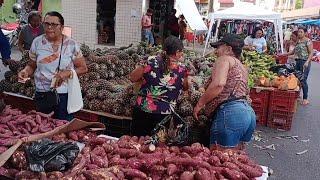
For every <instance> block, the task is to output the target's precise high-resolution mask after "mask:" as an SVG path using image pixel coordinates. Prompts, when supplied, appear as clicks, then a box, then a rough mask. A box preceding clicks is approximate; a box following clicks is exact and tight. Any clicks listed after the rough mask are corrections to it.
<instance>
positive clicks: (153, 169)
mask: <svg viewBox="0 0 320 180" xmlns="http://www.w3.org/2000/svg"><path fill="white" fill-rule="evenodd" d="M166 171H167V168H165V167H164V166H162V165H154V166H152V167H151V174H159V175H163V174H164V173H165V172H166Z"/></svg>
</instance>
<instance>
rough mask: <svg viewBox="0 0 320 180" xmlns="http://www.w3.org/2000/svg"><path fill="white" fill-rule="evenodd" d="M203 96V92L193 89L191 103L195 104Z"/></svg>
mask: <svg viewBox="0 0 320 180" xmlns="http://www.w3.org/2000/svg"><path fill="white" fill-rule="evenodd" d="M201 96H202V93H201V92H199V91H192V93H191V96H190V100H191V103H192V105H193V106H195V105H196V104H197V103H198V101H199V99H200V97H201Z"/></svg>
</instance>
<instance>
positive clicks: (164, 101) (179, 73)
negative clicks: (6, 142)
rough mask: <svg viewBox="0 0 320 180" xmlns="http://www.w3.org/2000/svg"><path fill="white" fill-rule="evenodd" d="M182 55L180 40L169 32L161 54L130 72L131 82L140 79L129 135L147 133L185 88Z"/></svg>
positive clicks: (164, 114) (185, 77) (148, 133)
mask: <svg viewBox="0 0 320 180" xmlns="http://www.w3.org/2000/svg"><path fill="white" fill-rule="evenodd" d="M182 58H183V44H182V41H181V40H180V39H179V38H177V37H175V36H169V37H168V38H166V39H165V42H164V46H163V52H162V54H161V55H159V56H150V57H148V58H147V59H146V62H144V63H141V65H139V66H138V67H137V68H136V69H135V70H134V71H133V72H132V73H131V74H130V80H131V81H132V82H138V81H142V85H141V88H140V90H139V92H138V97H137V101H136V106H135V108H134V110H133V115H132V126H133V127H132V131H133V132H132V134H133V135H136V136H145V135H150V134H151V131H152V130H153V128H155V126H156V125H157V124H158V123H159V122H160V121H161V120H162V119H164V118H165V117H166V116H167V115H169V114H171V107H172V108H174V106H175V104H176V101H177V99H178V96H179V95H180V93H181V92H182V90H183V89H188V77H187V70H186V68H185V67H184V66H182V65H181V59H182Z"/></svg>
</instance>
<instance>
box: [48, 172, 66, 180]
mask: <svg viewBox="0 0 320 180" xmlns="http://www.w3.org/2000/svg"><path fill="white" fill-rule="evenodd" d="M62 177H63V174H62V172H59V171H53V172H48V173H47V178H48V179H52V180H53V179H59V178H62Z"/></svg>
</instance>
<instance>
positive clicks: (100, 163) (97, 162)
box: [90, 153, 104, 168]
mask: <svg viewBox="0 0 320 180" xmlns="http://www.w3.org/2000/svg"><path fill="white" fill-rule="evenodd" d="M90 159H91V163H92V164H95V165H97V166H99V167H100V168H103V167H104V162H103V158H101V157H100V156H97V155H95V154H92V153H91V154H90Z"/></svg>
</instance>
